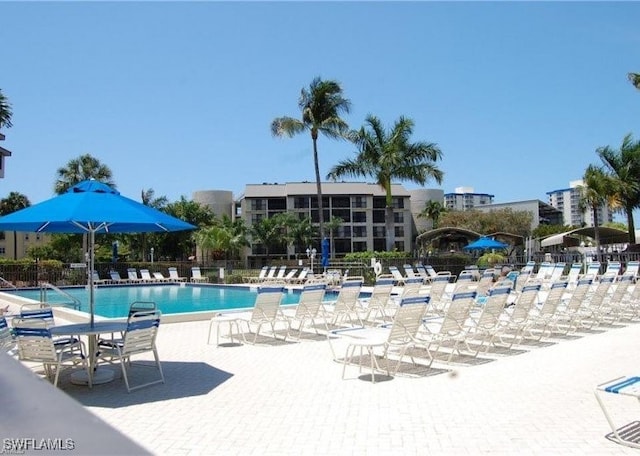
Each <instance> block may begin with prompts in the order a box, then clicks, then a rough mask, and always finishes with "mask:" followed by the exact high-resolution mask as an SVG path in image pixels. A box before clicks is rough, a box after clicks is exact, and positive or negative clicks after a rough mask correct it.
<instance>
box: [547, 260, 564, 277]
mask: <svg viewBox="0 0 640 456" xmlns="http://www.w3.org/2000/svg"><path fill="white" fill-rule="evenodd" d="M566 265H567V264H566V263H563V262H558V263H556V264H555V265H554V266H553V269H552V270H551V274H549V280H550V281H552V282H555V281H556V280H559V279H560V277H562V275H563V274H564V268H565V266H566Z"/></svg>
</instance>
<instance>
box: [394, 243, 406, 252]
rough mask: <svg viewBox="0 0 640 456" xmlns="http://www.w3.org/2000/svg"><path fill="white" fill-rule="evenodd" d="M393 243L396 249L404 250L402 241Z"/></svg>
mask: <svg viewBox="0 0 640 456" xmlns="http://www.w3.org/2000/svg"><path fill="white" fill-rule="evenodd" d="M394 245H395V247H396V250H397V251H399V252H404V241H396V242H395V244H394Z"/></svg>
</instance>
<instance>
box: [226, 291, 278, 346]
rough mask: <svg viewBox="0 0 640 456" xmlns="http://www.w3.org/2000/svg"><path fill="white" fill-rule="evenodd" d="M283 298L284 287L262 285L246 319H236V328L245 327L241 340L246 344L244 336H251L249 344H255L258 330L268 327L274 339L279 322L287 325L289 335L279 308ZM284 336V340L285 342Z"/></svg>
mask: <svg viewBox="0 0 640 456" xmlns="http://www.w3.org/2000/svg"><path fill="white" fill-rule="evenodd" d="M283 296H284V287H282V286H274V285H268V284H267V285H263V286H261V287H260V288H259V289H258V295H257V297H256V302H255V305H254V307H253V310H252V311H251V314H250V315H248V317H244V316H242V315H241V316H239V317H238V318H236V321H237V323H238V326H245V327H246V328H247V332H246V334H245V332H241V333H240V334H241V336H242V339H243V340H244V342H247V337H246V335H247V334H249V335H253V340H251V342H250V343H253V344H255V343H256V342H257V341H258V336H259V335H260V330H261V329H262V328H263V327H264V326H265V325H268V326H269V327H271V335H272V336H273V337H274V338H276V325H277V324H278V323H280V322H284V323H285V324H286V325H287V331H286V334H289V328H288V325H289V320H287V319H286V318H285V317H284V315H283V313H282V309H281V308H280V303H281V302H282V298H283ZM254 328H255V332H254ZM286 338H287V336H286V335H285V337H284V339H285V340H286Z"/></svg>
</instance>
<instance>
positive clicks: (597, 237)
mask: <svg viewBox="0 0 640 456" xmlns="http://www.w3.org/2000/svg"><path fill="white" fill-rule="evenodd" d="M593 233H594V237H595V241H596V261H600V262H602V258H601V255H600V226H599V224H598V207H597V206H593Z"/></svg>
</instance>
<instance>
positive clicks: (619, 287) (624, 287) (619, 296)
mask: <svg viewBox="0 0 640 456" xmlns="http://www.w3.org/2000/svg"><path fill="white" fill-rule="evenodd" d="M632 284H633V276H632V275H631V274H627V273H626V272H625V273H624V274H622V275H621V276H618V280H616V282H615V284H614V286H615V288H614V289H613V293H612V294H611V297H610V301H611V302H613V303H615V304H619V303H621V302H622V301H625V300H626V297H627V294H629V292H630V289H629V287H630V286H631V285H632Z"/></svg>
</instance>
